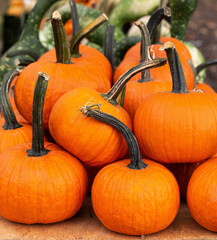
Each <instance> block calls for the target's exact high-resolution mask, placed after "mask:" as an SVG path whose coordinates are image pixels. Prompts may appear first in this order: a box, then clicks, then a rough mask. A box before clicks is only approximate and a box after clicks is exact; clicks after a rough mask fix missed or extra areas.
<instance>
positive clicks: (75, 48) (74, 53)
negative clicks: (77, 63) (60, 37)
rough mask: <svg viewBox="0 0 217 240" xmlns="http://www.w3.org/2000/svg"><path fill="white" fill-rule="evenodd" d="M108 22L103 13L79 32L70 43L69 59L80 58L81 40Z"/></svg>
mask: <svg viewBox="0 0 217 240" xmlns="http://www.w3.org/2000/svg"><path fill="white" fill-rule="evenodd" d="M106 21H108V17H107V16H106V15H105V14H104V13H103V14H102V15H100V16H99V17H98V18H96V19H95V20H94V21H93V22H91V23H90V24H89V25H87V26H86V27H85V28H83V29H82V30H80V31H79V32H78V33H77V34H76V35H75V36H74V37H73V39H72V41H71V49H70V51H71V57H74V58H78V57H80V56H81V54H80V53H79V45H80V42H81V40H82V39H84V38H85V37H86V36H87V35H89V34H90V33H92V32H93V31H95V30H96V29H97V28H98V27H99V26H101V25H102V24H103V23H105V22H106Z"/></svg>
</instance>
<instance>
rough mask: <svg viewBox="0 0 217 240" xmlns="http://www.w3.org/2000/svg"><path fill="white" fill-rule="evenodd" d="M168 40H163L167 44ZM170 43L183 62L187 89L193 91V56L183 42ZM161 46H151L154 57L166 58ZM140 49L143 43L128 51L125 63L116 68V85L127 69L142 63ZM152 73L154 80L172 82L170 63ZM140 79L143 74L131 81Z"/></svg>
mask: <svg viewBox="0 0 217 240" xmlns="http://www.w3.org/2000/svg"><path fill="white" fill-rule="evenodd" d="M166 40H167V38H161V41H162V42H165V41H166ZM170 41H171V42H173V43H174V45H175V47H176V48H177V52H178V54H179V56H180V60H181V63H182V67H183V70H184V75H185V78H186V82H187V87H188V89H189V90H192V89H193V88H194V75H193V71H192V69H191V67H190V65H189V63H188V59H190V60H191V55H190V53H189V52H188V50H187V48H186V47H185V46H184V43H182V42H181V41H179V40H177V39H175V38H170ZM160 46H161V45H160V44H155V45H151V47H150V49H151V50H152V51H153V54H152V56H153V55H154V57H155V58H158V57H159V58H163V57H166V54H165V52H163V51H159V48H160ZM140 49H141V42H139V43H137V44H136V45H134V46H133V47H131V48H130V49H129V50H128V51H127V53H126V54H125V56H124V59H123V61H122V62H121V63H120V65H119V66H118V67H117V68H116V71H115V73H114V78H113V82H114V83H115V82H116V81H117V79H118V78H119V77H120V76H121V75H122V74H123V73H124V72H125V71H126V70H127V69H129V68H131V67H133V66H135V65H137V64H138V63H139V62H140V60H141V56H140ZM150 73H151V78H152V79H158V80H161V81H169V82H172V77H171V74H170V68H169V64H168V63H167V64H166V65H164V66H162V67H160V68H159V69H158V68H157V69H155V68H154V69H151V70H150ZM139 79H141V74H137V75H136V76H134V77H133V78H132V79H131V81H138V80H139Z"/></svg>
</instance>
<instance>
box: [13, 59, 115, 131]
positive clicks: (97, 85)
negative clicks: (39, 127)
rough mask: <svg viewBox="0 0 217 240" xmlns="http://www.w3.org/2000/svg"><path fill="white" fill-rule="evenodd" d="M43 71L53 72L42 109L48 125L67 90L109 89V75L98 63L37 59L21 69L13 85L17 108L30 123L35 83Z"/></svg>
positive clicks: (102, 90) (103, 90)
mask: <svg viewBox="0 0 217 240" xmlns="http://www.w3.org/2000/svg"><path fill="white" fill-rule="evenodd" d="M96 65H97V64H96ZM84 69H85V71H84ZM104 70H106V69H105V68H104ZM40 71H43V72H45V73H46V74H48V75H49V76H50V80H49V84H48V89H47V93H46V96H45V105H44V112H43V122H44V127H46V128H47V127H48V119H49V116H50V112H51V109H52V108H53V105H54V104H55V102H56V101H57V100H58V99H59V98H60V97H61V96H62V95H63V94H64V93H66V92H68V91H69V90H71V89H73V88H77V87H90V88H93V89H96V90H98V91H100V92H106V91H108V90H109V89H110V82H109V79H108V78H107V75H106V74H104V73H103V69H102V68H99V67H97V66H96V67H95V66H94V67H93V65H91V64H87V63H86V64H83V66H79V64H78V65H77V64H61V63H54V62H53V63H52V62H47V63H46V64H45V62H44V61H40V62H35V63H33V64H31V65H29V66H27V67H26V68H25V69H24V70H23V71H22V73H21V74H20V76H19V78H18V79H17V82H16V85H15V89H14V94H15V102H16V106H17V109H18V111H19V112H20V113H21V115H22V116H23V117H24V118H25V119H26V120H27V121H28V122H30V123H31V122H32V103H33V94H34V87H35V83H36V80H37V77H38V72H40ZM24 103H25V104H24Z"/></svg>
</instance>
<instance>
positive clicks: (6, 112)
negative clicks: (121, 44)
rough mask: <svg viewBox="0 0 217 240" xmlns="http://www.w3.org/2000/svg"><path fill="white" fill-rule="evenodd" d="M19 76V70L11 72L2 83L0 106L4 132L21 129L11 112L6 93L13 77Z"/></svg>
mask: <svg viewBox="0 0 217 240" xmlns="http://www.w3.org/2000/svg"><path fill="white" fill-rule="evenodd" d="M19 75H20V71H19V70H17V69H15V70H12V71H10V72H8V73H7V74H6V75H5V77H4V79H3V82H2V87H1V96H0V104H1V109H2V113H3V116H4V119H5V124H4V126H3V129H4V130H10V129H16V128H20V127H22V125H20V124H19V123H18V122H17V119H16V116H15V114H14V112H13V109H12V107H11V104H10V100H9V97H8V91H9V87H10V85H11V82H12V81H13V79H14V78H15V77H17V76H19Z"/></svg>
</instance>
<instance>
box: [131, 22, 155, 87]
mask: <svg viewBox="0 0 217 240" xmlns="http://www.w3.org/2000/svg"><path fill="white" fill-rule="evenodd" d="M135 25H136V26H137V27H138V28H139V30H140V32H141V36H142V40H141V48H140V55H141V60H140V62H145V61H148V60H150V49H149V48H150V45H151V40H150V35H149V31H148V28H147V27H146V25H145V24H144V23H143V22H141V21H139V22H135ZM141 75H142V77H141V79H140V80H139V81H138V82H140V83H142V82H148V81H151V80H152V79H151V75H150V70H149V69H147V70H146V71H142V73H141Z"/></svg>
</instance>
